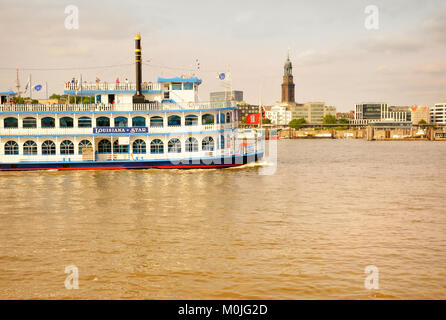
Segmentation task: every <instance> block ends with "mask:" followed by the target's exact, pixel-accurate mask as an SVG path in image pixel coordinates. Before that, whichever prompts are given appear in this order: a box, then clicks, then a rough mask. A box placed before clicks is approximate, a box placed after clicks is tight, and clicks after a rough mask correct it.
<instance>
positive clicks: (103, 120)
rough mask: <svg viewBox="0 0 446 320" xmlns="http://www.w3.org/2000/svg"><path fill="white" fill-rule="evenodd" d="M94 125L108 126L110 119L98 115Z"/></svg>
mask: <svg viewBox="0 0 446 320" xmlns="http://www.w3.org/2000/svg"><path fill="white" fill-rule="evenodd" d="M96 127H110V119H109V118H107V117H99V118H97V119H96Z"/></svg>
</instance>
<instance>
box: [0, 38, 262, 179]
mask: <svg viewBox="0 0 446 320" xmlns="http://www.w3.org/2000/svg"><path fill="white" fill-rule="evenodd" d="M135 60H136V61H135V62H136V63H135V64H136V82H135V83H128V82H124V83H118V82H116V83H101V82H99V81H96V82H92V83H82V81H81V82H79V83H76V82H75V81H73V82H71V81H70V82H67V83H66V84H65V90H64V93H65V94H67V95H69V96H81V97H83V96H90V97H94V102H95V103H93V104H57V105H50V104H45V105H40V104H37V105H36V104H28V105H17V104H11V103H8V102H7V101H5V100H4V99H2V104H0V170H51V169H57V170H82V169H144V168H180V169H191V168H226V167H234V166H241V165H244V164H247V163H251V162H255V161H258V160H260V159H262V157H263V154H264V151H263V150H264V132H263V131H262V130H256V129H251V130H250V131H249V132H246V131H244V130H240V129H238V126H237V123H238V119H237V108H236V105H235V103H234V102H231V101H224V102H199V101H198V87H199V85H200V84H201V80H200V79H199V78H197V77H184V76H181V77H175V78H158V79H157V82H142V70H141V69H142V68H141V64H142V63H141V37H140V35H139V34H136V36H135Z"/></svg>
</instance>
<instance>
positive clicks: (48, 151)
mask: <svg viewBox="0 0 446 320" xmlns="http://www.w3.org/2000/svg"><path fill="white" fill-rule="evenodd" d="M224 141H225V140H224V136H221V137H220V142H221V148H222V149H223V148H224V145H225V142H224ZM131 146H132V152H133V153H135V154H144V153H147V144H146V142H145V141H144V140H142V139H137V140H135V141H134V142H133V143H132V145H131ZM78 147H79V148H78V149H79V154H82V153H83V152H84V149H89V150H92V144H91V141H89V140H82V141H81V142H79V145H78ZM37 149H38V147H37V143H36V142H34V141H32V140H29V141H26V142H25V143H23V155H37V154H38V150H37ZM214 149H215V142H214V138H212V137H205V138H203V140H202V141H201V150H202V151H214ZM41 150H42V155H55V154H56V144H55V142H54V141H51V140H46V141H44V142H42V145H41ZM129 151H130V150H129V145H119V142H118V141H115V142H114V143H113V152H114V153H129ZM198 151H199V143H198V140H197V139H196V138H194V137H189V138H187V139H186V141H185V152H198ZM4 152H5V155H18V154H19V144H18V143H17V142H15V141H7V142H6V143H5V146H4ZM97 152H98V153H111V152H112V145H111V142H110V140H108V139H102V140H101V141H99V143H98V149H97ZM167 152H169V153H180V152H181V141H180V140H179V139H177V138H172V139H170V140H169V141H168V143H167ZM150 153H151V154H160V153H164V142H163V141H162V140H160V139H153V140H152V141H151V142H150ZM60 154H61V155H70V154H74V143H73V142H72V141H71V140H64V141H62V142H61V143H60Z"/></svg>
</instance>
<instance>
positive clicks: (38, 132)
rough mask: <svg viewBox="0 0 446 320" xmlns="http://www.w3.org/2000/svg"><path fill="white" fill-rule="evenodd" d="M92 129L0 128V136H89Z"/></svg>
mask: <svg viewBox="0 0 446 320" xmlns="http://www.w3.org/2000/svg"><path fill="white" fill-rule="evenodd" d="M92 133H93V129H92V128H0V135H1V136H31V137H32V136H51V135H56V134H57V135H89V134H92Z"/></svg>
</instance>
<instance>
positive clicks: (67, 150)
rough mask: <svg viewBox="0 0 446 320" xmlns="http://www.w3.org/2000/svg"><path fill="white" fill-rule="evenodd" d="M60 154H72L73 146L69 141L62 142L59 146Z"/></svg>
mask: <svg viewBox="0 0 446 320" xmlns="http://www.w3.org/2000/svg"><path fill="white" fill-rule="evenodd" d="M60 154H74V144H73V142H71V141H70V140H64V141H62V142H61V144H60Z"/></svg>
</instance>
